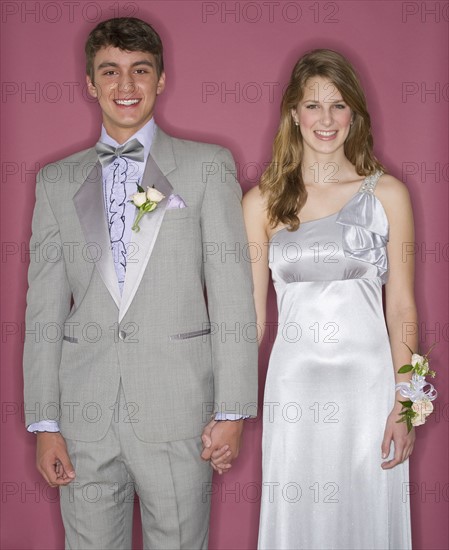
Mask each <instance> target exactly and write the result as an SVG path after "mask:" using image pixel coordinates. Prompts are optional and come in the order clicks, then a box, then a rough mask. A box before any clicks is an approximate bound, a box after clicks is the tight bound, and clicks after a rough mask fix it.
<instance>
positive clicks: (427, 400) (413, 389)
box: [396, 344, 437, 431]
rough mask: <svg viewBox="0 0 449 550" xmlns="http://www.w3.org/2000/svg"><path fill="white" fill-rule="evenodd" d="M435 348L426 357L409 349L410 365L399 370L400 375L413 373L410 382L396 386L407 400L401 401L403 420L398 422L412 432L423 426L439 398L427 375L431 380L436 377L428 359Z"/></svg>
mask: <svg viewBox="0 0 449 550" xmlns="http://www.w3.org/2000/svg"><path fill="white" fill-rule="evenodd" d="M406 345H407V344H406ZM407 347H408V346H407ZM433 347H434V346H432V347H431V348H430V349H429V351H428V352H427V353H426V354H425V355H419V354H418V353H413V352H412V350H411V349H410V348H409V350H410V353H411V354H412V359H411V361H410V364H408V365H402V367H401V368H400V369H399V370H398V373H400V374H404V373H407V372H411V373H412V378H411V380H410V382H400V383H399V384H396V390H397V391H399V393H400V394H401V395H402V397H406V398H407V401H399V403H401V405H402V411H401V412H400V413H399V414H400V415H401V418H400V420H398V422H405V423H406V424H407V429H408V431H410V430H411V429H412V428H413V426H422V425H423V424H424V423H425V421H426V419H427V417H428V416H429V414H430V413H431V412H432V411H433V404H432V401H433V400H434V399H435V398H436V396H437V390H436V389H435V388H434V386H433V385H432V384H429V382H427V381H426V375H428V376H430V377H431V378H434V377H435V371H433V370H430V368H429V359H428V356H429V354H430V352H431V351H432V349H433Z"/></svg>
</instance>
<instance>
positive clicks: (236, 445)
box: [201, 419, 244, 475]
mask: <svg viewBox="0 0 449 550" xmlns="http://www.w3.org/2000/svg"><path fill="white" fill-rule="evenodd" d="M243 422H244V420H243V419H242V420H219V421H217V420H212V421H211V422H209V424H207V426H206V427H205V428H204V430H203V435H202V436H201V439H202V441H203V452H202V453H201V458H202V459H203V460H210V462H211V466H212V468H213V469H214V470H215V471H216V472H218V473H219V474H220V475H221V474H223V473H225V472H227V471H228V470H229V469H230V468H231V466H232V464H231V463H232V461H233V460H234V459H236V458H237V457H238V455H239V451H240V443H241V436H242V431H243Z"/></svg>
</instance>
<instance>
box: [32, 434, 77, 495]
mask: <svg viewBox="0 0 449 550" xmlns="http://www.w3.org/2000/svg"><path fill="white" fill-rule="evenodd" d="M36 437H37V450H36V465H37V469H38V470H39V472H40V473H41V474H42V476H43V478H44V479H45V481H46V482H47V483H48V484H49V485H50V487H59V486H60V485H68V484H69V483H70V482H71V481H73V480H74V479H75V469H74V467H73V466H72V463H71V462H70V458H69V455H68V453H67V447H66V444H65V440H64V438H63V437H62V435H61V434H60V433H59V432H56V433H49V432H39V433H38V434H37V436H36Z"/></svg>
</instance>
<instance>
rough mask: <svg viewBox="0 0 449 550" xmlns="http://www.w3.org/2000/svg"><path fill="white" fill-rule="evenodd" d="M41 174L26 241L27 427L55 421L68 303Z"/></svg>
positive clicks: (54, 222) (59, 243) (58, 238)
mask: <svg viewBox="0 0 449 550" xmlns="http://www.w3.org/2000/svg"><path fill="white" fill-rule="evenodd" d="M44 173H45V168H44V169H43V170H41V172H39V174H38V176H37V184H36V205H35V208H34V214H33V222H32V236H31V241H30V266H29V271H28V285H29V288H28V293H27V309H26V319H25V323H26V329H25V347H24V356H23V370H24V394H25V395H24V397H25V423H26V426H29V425H30V424H33V423H35V422H40V421H42V420H52V421H58V419H59V413H60V403H59V381H58V376H59V364H60V360H61V349H62V337H63V334H64V321H65V319H66V318H67V316H68V314H69V311H70V300H71V292H70V287H69V283H68V280H67V276H66V269H65V263H64V255H63V243H62V241H61V235H60V231H59V226H58V222H57V220H56V218H55V216H54V213H53V210H52V208H51V205H50V201H49V198H48V195H47V190H46V187H45V178H44V175H43V174H44ZM52 185H54V183H53V184H52Z"/></svg>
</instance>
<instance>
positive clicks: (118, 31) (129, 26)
mask: <svg viewBox="0 0 449 550" xmlns="http://www.w3.org/2000/svg"><path fill="white" fill-rule="evenodd" d="M108 46H112V47H114V48H119V49H120V50H123V51H128V52H148V53H151V54H153V55H154V58H155V61H156V71H157V76H158V78H159V77H160V76H161V74H162V72H163V71H164V58H163V48H162V41H161V38H160V36H159V35H158V33H157V32H156V31H155V30H154V29H153V27H152V26H151V25H149V24H148V23H145V21H142V20H141V19H137V18H136V17H116V18H114V19H108V20H107V21H102V22H101V23H99V24H98V25H97V26H96V27H95V29H93V31H91V33H90V34H89V36H88V38H87V42H86V46H85V49H84V50H85V53H86V74H87V75H88V76H89V77H90V79H91V81H92V82H94V58H95V54H96V53H97V52H98V51H99V50H101V48H107V47H108Z"/></svg>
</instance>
